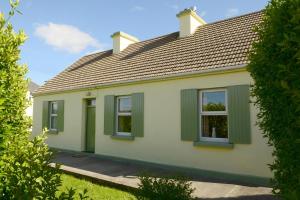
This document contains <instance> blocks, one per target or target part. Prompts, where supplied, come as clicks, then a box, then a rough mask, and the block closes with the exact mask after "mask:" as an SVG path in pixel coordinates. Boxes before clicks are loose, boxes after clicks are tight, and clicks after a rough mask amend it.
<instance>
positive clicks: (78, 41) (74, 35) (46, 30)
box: [35, 22, 101, 53]
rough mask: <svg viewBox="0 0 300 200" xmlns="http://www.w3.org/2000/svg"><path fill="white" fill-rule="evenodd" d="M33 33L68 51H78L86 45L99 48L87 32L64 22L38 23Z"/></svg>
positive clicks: (55, 46)
mask: <svg viewBox="0 0 300 200" xmlns="http://www.w3.org/2000/svg"><path fill="white" fill-rule="evenodd" d="M35 35H36V36H38V37H40V38H42V39H43V40H44V41H45V42H46V43H47V44H49V45H51V46H53V47H54V48H55V49H60V50H64V51H67V52H69V53H79V52H81V51H83V50H84V49H86V48H87V47H94V48H101V44H100V43H99V42H98V41H97V40H96V39H95V38H93V37H92V36H90V35H89V34H88V33H85V32H83V31H81V30H79V29H78V28H77V27H75V26H71V25H66V24H55V23H51V22H50V23H48V24H41V25H38V26H37V27H36V29H35Z"/></svg>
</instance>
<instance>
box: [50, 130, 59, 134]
mask: <svg viewBox="0 0 300 200" xmlns="http://www.w3.org/2000/svg"><path fill="white" fill-rule="evenodd" d="M47 133H48V134H53V135H57V134H58V131H54V130H49V131H47Z"/></svg>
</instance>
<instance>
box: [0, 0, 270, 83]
mask: <svg viewBox="0 0 300 200" xmlns="http://www.w3.org/2000/svg"><path fill="white" fill-rule="evenodd" d="M8 2H9V0H1V1H0V11H1V12H4V13H7V12H8V10H9V4H8ZM267 2H268V1H267V0H148V1H146V0H109V1H108V0H106V1H104V0H85V1H82V0H81V1H79V0H23V1H22V0H21V2H20V6H19V10H20V11H21V12H22V13H23V15H16V16H14V17H13V19H12V21H11V22H12V23H13V25H14V27H15V29H16V30H18V29H23V30H25V32H26V34H27V36H28V40H27V41H26V43H25V44H24V46H23V47H22V54H21V58H22V59H21V62H22V63H25V64H27V65H28V67H29V73H28V77H29V78H31V79H32V80H33V81H35V82H36V83H38V84H43V83H44V81H46V80H48V79H50V78H51V77H53V76H55V75H56V74H58V73H59V72H61V71H62V70H63V69H65V68H66V67H68V66H69V65H70V64H72V63H73V62H74V61H76V60H77V59H79V58H80V57H81V56H84V55H86V54H88V53H91V52H95V51H100V50H105V49H110V48H111V46H112V40H111V38H110V35H111V34H112V33H114V32H116V31H124V32H126V33H129V34H131V35H133V36H135V37H137V38H139V39H140V40H145V39H149V38H152V37H156V36H159V35H164V34H168V33H171V32H175V31H178V26H179V24H178V20H177V18H176V14H177V13H178V12H179V11H181V10H183V9H184V8H188V7H191V6H196V7H197V13H198V14H199V15H200V16H201V17H202V18H203V19H204V20H205V21H206V22H208V23H210V22H214V21H218V20H222V19H225V18H228V17H233V16H237V15H242V14H246V13H249V12H253V11H257V10H261V9H263V8H264V7H265V6H266V4H267Z"/></svg>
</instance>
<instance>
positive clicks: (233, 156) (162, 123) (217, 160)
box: [33, 72, 272, 177]
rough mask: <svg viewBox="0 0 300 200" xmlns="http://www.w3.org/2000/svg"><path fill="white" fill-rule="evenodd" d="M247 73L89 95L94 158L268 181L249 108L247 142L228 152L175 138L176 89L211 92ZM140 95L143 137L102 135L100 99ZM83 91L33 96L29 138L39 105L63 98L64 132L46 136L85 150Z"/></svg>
mask: <svg viewBox="0 0 300 200" xmlns="http://www.w3.org/2000/svg"><path fill="white" fill-rule="evenodd" d="M251 80H252V79H251V78H250V76H249V73H248V72H235V73H227V74H218V75H210V76H199V77H194V78H186V79H178V80H169V81H161V82H153V83H144V84H137V85H128V86H119V87H112V88H105V89H98V90H93V91H91V94H92V95H93V96H94V97H96V99H97V103H96V122H97V123H96V149H95V153H96V154H101V155H109V156H117V157H123V158H130V159H135V160H142V161H149V162H155V163H161V164H168V165H175V166H183V167H191V168H198V169H204V170H212V171H220V172H228V173H234V174H243V175H254V176H260V177H271V172H270V170H269V169H268V166H267V164H268V163H271V162H272V157H271V150H272V149H271V148H270V147H269V146H268V145H267V144H266V139H264V138H263V137H262V135H261V132H260V131H259V130H258V127H256V126H255V121H256V113H257V110H256V109H255V108H254V106H253V105H251V123H252V143H251V144H250V145H235V146H234V148H233V149H220V148H215V147H194V146H193V143H192V142H183V141H181V140H180V90H181V89H186V88H199V89H207V88H216V87H226V86H229V85H239V84H249V83H250V82H251ZM135 92H144V95H145V96H144V97H145V102H144V104H145V109H144V114H145V116H144V120H145V124H144V127H145V131H144V137H142V138H135V140H134V141H122V140H116V139H112V138H111V137H110V136H107V135H104V134H103V124H104V112H103V111H104V96H105V95H111V94H113V95H125V94H131V93H135ZM86 94H87V91H84V92H72V93H65V94H56V95H49V96H38V97H35V104H34V126H33V134H34V135H36V134H38V133H40V132H41V129H42V126H41V123H42V101H44V100H47V101H50V100H65V129H64V132H62V133H59V134H58V135H49V138H48V143H49V145H50V146H51V147H56V148H64V149H69V150H76V151H81V150H84V134H85V132H84V129H85V128H84V98H87V96H86Z"/></svg>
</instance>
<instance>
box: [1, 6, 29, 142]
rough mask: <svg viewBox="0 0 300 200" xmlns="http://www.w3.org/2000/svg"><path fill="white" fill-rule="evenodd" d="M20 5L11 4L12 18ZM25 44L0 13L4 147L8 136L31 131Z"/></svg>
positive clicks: (20, 33) (10, 14)
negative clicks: (22, 49) (23, 61)
mask: <svg viewBox="0 0 300 200" xmlns="http://www.w3.org/2000/svg"><path fill="white" fill-rule="evenodd" d="M17 5H18V1H16V2H11V11H10V12H9V17H11V16H13V15H14V13H15V11H16V7H17ZM25 40H26V35H25V33H24V32H23V31H19V32H18V33H16V32H14V30H13V27H12V25H11V24H10V23H9V22H8V20H7V19H5V16H4V14H3V13H0V106H1V107H0V145H1V143H2V141H3V136H4V135H5V134H6V133H8V132H10V133H13V132H20V131H23V130H26V129H27V128H28V127H29V119H28V117H27V116H26V115H25V109H26V107H27V104H28V101H27V99H26V92H27V88H28V80H27V79H26V78H25V75H26V73H27V67H26V66H25V65H20V64H19V63H18V61H19V59H20V46H21V45H22V44H23V43H24V42H25Z"/></svg>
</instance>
